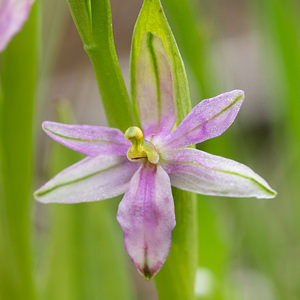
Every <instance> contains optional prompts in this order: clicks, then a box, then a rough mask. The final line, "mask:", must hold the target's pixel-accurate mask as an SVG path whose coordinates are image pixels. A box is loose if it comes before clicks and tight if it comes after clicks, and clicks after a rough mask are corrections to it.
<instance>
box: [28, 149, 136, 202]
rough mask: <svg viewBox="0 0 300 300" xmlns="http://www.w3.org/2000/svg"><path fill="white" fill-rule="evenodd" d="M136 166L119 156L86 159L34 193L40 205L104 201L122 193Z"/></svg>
mask: <svg viewBox="0 0 300 300" xmlns="http://www.w3.org/2000/svg"><path fill="white" fill-rule="evenodd" d="M137 168H138V166H137V165H136V164H134V163H131V162H129V161H128V160H127V159H126V158H124V157H121V156H116V155H115V156H113V155H111V156H106V155H100V156H96V157H87V158H85V159H83V160H81V161H80V162H78V163H76V164H75V165H72V166H71V167H69V168H67V169H65V170H63V171H62V172H61V173H59V174H58V175H57V176H55V177H54V178H52V179H51V180H50V181H49V182H47V183H46V184H45V185H44V186H42V187H41V188H40V189H39V190H37V191H36V192H35V194H34V196H35V198H36V199H37V200H38V201H40V202H43V203H79V202H91V201H98V200H104V199H108V198H112V197H115V196H118V195H120V194H122V193H124V192H125V190H126V188H127V186H128V183H129V181H130V178H131V176H132V175H133V173H134V172H135V171H136V170H137Z"/></svg>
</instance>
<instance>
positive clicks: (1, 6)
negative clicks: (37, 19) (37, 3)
mask: <svg viewBox="0 0 300 300" xmlns="http://www.w3.org/2000/svg"><path fill="white" fill-rule="evenodd" d="M32 3H33V0H1V1H0V51H2V50H3V49H4V48H5V47H6V45H7V44H8V43H9V41H10V40H11V39H12V37H13V36H14V35H15V34H16V33H17V32H18V31H20V29H21V28H22V26H23V24H24V23H25V21H26V20H27V18H28V14H29V11H30V8H31V5H32Z"/></svg>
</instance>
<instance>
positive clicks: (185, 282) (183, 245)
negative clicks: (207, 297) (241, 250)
mask: <svg viewBox="0 0 300 300" xmlns="http://www.w3.org/2000/svg"><path fill="white" fill-rule="evenodd" d="M173 197H174V202H175V215H176V227H175V229H174V231H173V233H172V245H171V250H170V253H169V257H168V258H167V261H166V263H165V265H164V266H163V268H162V269H161V271H160V272H159V273H158V275H157V276H156V277H155V284H156V288H157V292H158V295H159V299H160V300H169V299H172V300H177V299H178V300H182V299H185V300H192V299H194V298H195V296H194V284H195V274H196V268H197V206H196V196H195V195H194V194H191V193H188V192H185V191H182V190H178V189H176V188H173Z"/></svg>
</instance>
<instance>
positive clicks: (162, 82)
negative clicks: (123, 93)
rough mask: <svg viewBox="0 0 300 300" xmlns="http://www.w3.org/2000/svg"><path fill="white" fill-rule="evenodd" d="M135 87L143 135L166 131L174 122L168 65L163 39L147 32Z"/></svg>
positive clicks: (150, 135)
mask: <svg viewBox="0 0 300 300" xmlns="http://www.w3.org/2000/svg"><path fill="white" fill-rule="evenodd" d="M136 89H137V90H136V97H137V104H138V109H139V116H140V121H141V124H142V128H143V132H144V135H145V137H146V138H148V139H149V138H151V137H152V136H154V135H159V136H166V135H167V134H169V133H170V132H171V130H172V128H173V127H174V124H175V122H176V109H175V103H174V96H173V82H172V72H171V65H170V62H169V58H168V55H167V53H166V50H165V47H164V44H163V42H162V40H161V39H160V38H159V37H158V36H156V35H154V34H152V33H150V32H149V33H147V34H145V35H144V37H143V40H142V44H141V49H140V53H139V57H138V61H137V66H136Z"/></svg>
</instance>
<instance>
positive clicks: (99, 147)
mask: <svg viewBox="0 0 300 300" xmlns="http://www.w3.org/2000/svg"><path fill="white" fill-rule="evenodd" d="M43 129H44V130H45V132H46V133H47V134H48V135H49V136H50V137H51V138H52V139H53V140H55V141H56V142H58V143H60V144H62V145H64V146H66V147H68V148H70V149H72V150H75V151H77V152H80V153H83V154H85V155H88V156H96V155H99V154H102V155H106V154H108V155H110V154H112V155H126V153H127V151H128V149H129V148H130V146H131V143H130V142H128V141H127V140H126V139H125V137H124V134H123V133H122V132H121V131H120V130H118V129H114V128H108V127H99V126H90V125H67V124H61V123H55V122H44V123H43Z"/></svg>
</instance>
